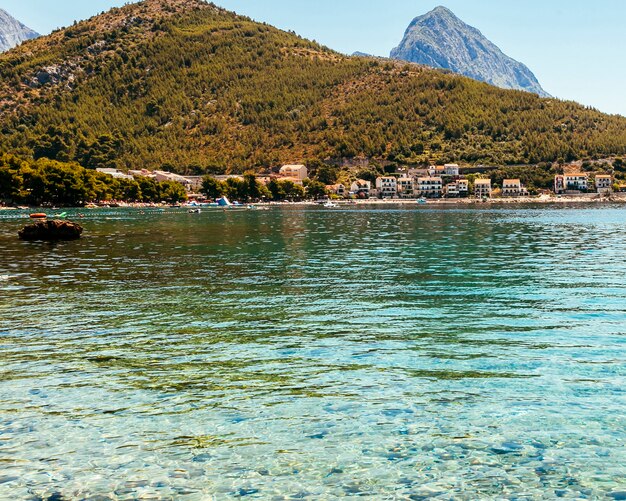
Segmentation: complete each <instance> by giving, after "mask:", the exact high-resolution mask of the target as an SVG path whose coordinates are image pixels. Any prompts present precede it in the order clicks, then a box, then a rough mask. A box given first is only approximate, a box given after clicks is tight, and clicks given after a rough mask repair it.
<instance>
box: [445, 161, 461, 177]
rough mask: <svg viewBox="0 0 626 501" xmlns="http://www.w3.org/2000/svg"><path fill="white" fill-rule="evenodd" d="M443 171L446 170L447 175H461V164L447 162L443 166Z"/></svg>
mask: <svg viewBox="0 0 626 501" xmlns="http://www.w3.org/2000/svg"><path fill="white" fill-rule="evenodd" d="M443 171H444V175H445V176H450V177H458V176H459V166H458V165H457V164H446V165H444V166H443Z"/></svg>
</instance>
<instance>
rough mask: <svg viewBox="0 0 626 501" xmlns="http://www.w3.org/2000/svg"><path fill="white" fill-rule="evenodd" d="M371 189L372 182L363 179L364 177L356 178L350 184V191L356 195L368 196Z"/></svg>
mask: <svg viewBox="0 0 626 501" xmlns="http://www.w3.org/2000/svg"><path fill="white" fill-rule="evenodd" d="M371 191H372V183H371V182H370V181H365V180H364V179H357V180H356V181H355V182H354V183H352V185H351V186H350V193H354V194H355V195H357V196H360V197H364V198H369V196H370V193H371Z"/></svg>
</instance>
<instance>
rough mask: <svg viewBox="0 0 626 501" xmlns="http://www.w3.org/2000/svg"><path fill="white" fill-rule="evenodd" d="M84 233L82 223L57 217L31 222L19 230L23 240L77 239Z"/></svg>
mask: <svg viewBox="0 0 626 501" xmlns="http://www.w3.org/2000/svg"><path fill="white" fill-rule="evenodd" d="M82 233H83V227H82V226H81V225H79V224H76V223H70V222H69V221H60V220H58V219H55V220H51V221H38V222H36V223H33V224H29V225H28V226H26V227H24V229H23V230H22V231H20V232H18V235H19V237H20V238H21V239H22V240H29V241H33V240H42V241H57V240H76V239H78V238H80V236H81V235H82Z"/></svg>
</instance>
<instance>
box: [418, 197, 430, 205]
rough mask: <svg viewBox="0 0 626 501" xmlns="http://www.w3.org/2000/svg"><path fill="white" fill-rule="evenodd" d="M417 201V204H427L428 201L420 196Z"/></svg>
mask: <svg viewBox="0 0 626 501" xmlns="http://www.w3.org/2000/svg"><path fill="white" fill-rule="evenodd" d="M417 203H418V204H427V203H428V201H427V200H426V199H425V198H420V199H419V200H418V201H417Z"/></svg>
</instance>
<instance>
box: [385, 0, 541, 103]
mask: <svg viewBox="0 0 626 501" xmlns="http://www.w3.org/2000/svg"><path fill="white" fill-rule="evenodd" d="M391 58H392V59H400V60H403V61H409V62H412V63H418V64H423V65H426V66H431V67H433V68H444V69H448V70H450V71H453V72H454V73H459V74H461V75H465V76H467V77H470V78H473V79H474V80H479V81H481V82H487V83H489V84H491V85H495V86H497V87H501V88H504V89H516V90H525V91H528V92H534V93H535V94H538V95H540V96H542V97H549V94H548V93H547V92H546V91H544V90H543V89H542V87H541V85H540V84H539V82H538V81H537V78H536V77H535V75H534V74H533V73H532V71H530V70H529V69H528V68H527V67H526V66H525V65H524V64H522V63H520V62H518V61H516V60H515V59H512V58H511V57H509V56H507V55H506V54H504V53H503V52H502V51H501V50H500V49H499V48H498V47H497V46H496V45H495V44H493V43H492V42H490V41H489V40H488V39H487V38H485V36H484V35H483V34H482V33H481V32H480V31H478V30H477V29H476V28H473V27H472V26H469V25H468V24H466V23H464V22H463V21H461V20H460V19H459V18H458V17H456V16H455V15H454V13H452V12H451V11H450V10H449V9H446V8H445V7H437V8H436V9H434V10H432V11H431V12H429V13H428V14H425V15H423V16H420V17H416V18H415V19H414V20H413V21H412V22H411V24H410V25H409V27H408V28H407V30H406V32H405V34H404V38H403V40H402V42H401V43H400V45H399V46H398V47H396V48H395V49H393V50H392V51H391Z"/></svg>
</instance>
